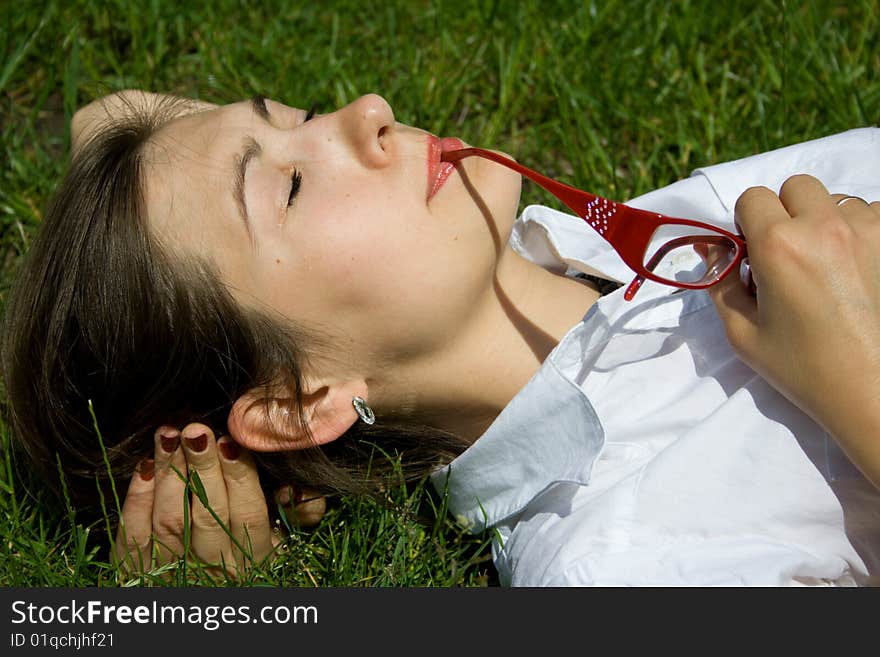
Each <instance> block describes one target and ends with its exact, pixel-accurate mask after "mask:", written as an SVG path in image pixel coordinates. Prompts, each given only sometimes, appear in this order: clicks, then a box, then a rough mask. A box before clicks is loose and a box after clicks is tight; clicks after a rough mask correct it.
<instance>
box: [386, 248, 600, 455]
mask: <svg viewBox="0 0 880 657" xmlns="http://www.w3.org/2000/svg"><path fill="white" fill-rule="evenodd" d="M598 298H599V293H598V292H597V291H596V290H595V288H593V287H592V286H590V285H587V284H585V283H583V282H581V281H579V280H575V279H571V278H568V277H565V276H561V275H558V274H553V273H551V272H549V271H547V270H546V269H544V268H543V267H540V266H538V265H535V264H534V263H531V262H529V261H527V260H525V259H524V258H522V257H521V256H520V255H518V254H517V253H516V252H514V251H513V250H512V249H510V247H509V246H508V247H506V250H505V252H504V254H503V255H502V257H501V258H500V259H499V262H498V267H497V268H496V272H495V278H494V281H493V285H492V286H490V289H489V290H487V294H486V297H485V299H484V301H483V302H482V303H481V304H480V305H479V307H478V308H475V312H474V313H473V315H472V321H470V322H469V323H468V325H467V326H462V327H461V330H460V333H459V335H458V336H457V337H456V339H455V340H451V341H450V343H449V347H448V348H446V349H445V350H444V351H442V352H441V353H436V354H431V355H430V356H428V357H426V358H425V359H424V360H422V361H420V362H417V363H412V364H411V365H409V366H407V368H406V369H405V371H403V372H397V373H396V375H397V376H398V377H399V378H398V381H397V383H398V384H402V385H398V386H395V387H396V388H397V390H398V391H400V392H398V394H396V395H392V396H393V397H396V399H395V400H394V402H393V403H392V404H391V405H392V406H393V407H396V408H403V409H412V411H413V412H414V413H417V415H418V418H419V420H420V421H421V422H423V423H425V424H428V425H431V426H435V427H437V428H439V429H443V430H445V431H449V432H452V433H455V434H457V435H459V436H461V437H462V438H464V439H466V440H468V441H471V442H473V441H474V440H476V439H477V438H479V437H480V436H481V435H482V434H483V433H484V432H485V431H486V429H487V428H488V427H489V425H490V424H491V423H492V422H493V421H494V420H495V418H496V417H497V416H498V414H499V413H500V412H501V410H502V409H503V408H504V407H505V406H506V405H507V404H508V403H510V401H511V399H513V397H514V395H516V393H517V392H518V391H519V390H520V389H521V388H522V387H523V386H525V384H526V383H527V382H528V381H529V379H530V378H531V377H532V376H533V375H534V374H535V372H537V370H538V369H539V368H540V367H541V364H542V363H543V362H544V359H545V358H546V357H547V356H548V355H549V353H550V352H551V351H552V350H553V348H554V347H555V346H556V345H557V344H558V343H559V341H560V340H561V339H562V337H563V336H564V335H565V334H566V333H567V332H568V330H569V329H570V328H571V327H572V326H574V325H575V324H577V323H578V322H579V321H580V320H581V319H582V318H583V316H584V314H585V313H586V312H587V310H588V309H589V307H590V306H591V305H592V304H593V303H595V302H596V300H597V299H598ZM403 412H404V414H405V413H406V412H407V411H403Z"/></svg>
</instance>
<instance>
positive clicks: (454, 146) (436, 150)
mask: <svg viewBox="0 0 880 657" xmlns="http://www.w3.org/2000/svg"><path fill="white" fill-rule="evenodd" d="M460 148H464V144H463V143H462V141H461V139H456V138H455V137H444V138H443V139H440V138H438V137H435V136H434V135H428V193H427V200H430V199H431V197H432V196H434V194H436V193H437V191H438V190H439V189H440V188H441V187H442V186H443V183H445V182H446V180H447V179H448V178H449V176H450V175H452V172H453V171H454V170H455V164H453V163H452V162H443V161H442V160H441V159H440V156H441V155H442V154H443V153H445V152H446V151H456V150H458V149H460Z"/></svg>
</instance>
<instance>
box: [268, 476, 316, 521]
mask: <svg viewBox="0 0 880 657" xmlns="http://www.w3.org/2000/svg"><path fill="white" fill-rule="evenodd" d="M275 502H276V503H277V504H278V505H279V506H280V507H281V510H282V511H283V512H284V515H285V516H286V517H287V521H288V522H289V523H290V524H291V525H293V526H294V527H314V526H315V525H317V524H318V523H319V522H321V519H322V518H323V517H324V514H325V513H326V511H327V499H326V498H325V497H324V496H323V495H318V494H317V493H315V492H314V491H311V490H308V489H303V488H295V487H294V486H283V487H281V488H279V489H278V490H277V491H276V492H275Z"/></svg>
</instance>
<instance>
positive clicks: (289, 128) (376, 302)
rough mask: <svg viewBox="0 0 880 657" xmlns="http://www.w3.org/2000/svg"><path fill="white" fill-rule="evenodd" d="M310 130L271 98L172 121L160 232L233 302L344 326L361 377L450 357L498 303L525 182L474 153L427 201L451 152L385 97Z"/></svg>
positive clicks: (154, 163) (153, 217) (160, 165)
mask: <svg viewBox="0 0 880 657" xmlns="http://www.w3.org/2000/svg"><path fill="white" fill-rule="evenodd" d="M305 119H306V112H305V111H304V110H301V109H295V108H291V107H287V106H286V105H282V104H280V103H276V102H273V101H268V100H267V101H265V103H262V104H261V103H260V102H252V101H245V102H241V103H236V104H233V105H227V106H223V107H218V108H214V109H210V110H207V111H203V112H199V113H197V114H191V115H187V116H183V117H181V118H178V119H176V120H174V121H172V122H171V123H169V124H168V125H166V126H165V127H164V128H163V129H162V130H161V131H160V133H159V134H158V135H157V137H156V139H154V140H153V145H152V146H151V149H150V151H149V156H148V166H147V169H146V170H147V173H146V199H147V208H148V216H149V218H150V222H151V228H152V230H154V231H155V234H156V235H157V236H158V237H159V239H160V240H161V241H162V242H163V243H164V244H165V245H166V246H169V247H170V248H172V249H173V250H174V251H175V252H176V253H178V254H180V255H182V256H183V257H187V256H189V255H193V254H197V255H199V256H204V257H207V258H208V259H210V260H212V261H213V262H214V263H215V264H216V265H217V266H218V267H219V269H220V271H221V274H222V276H223V279H224V282H225V283H226V284H227V285H228V286H229V287H230V289H231V290H232V292H233V294H234V295H235V296H236V298H237V299H238V300H239V301H240V302H242V303H244V304H246V305H250V306H256V307H263V308H265V307H266V306H268V307H270V308H272V309H274V310H275V311H277V312H279V313H281V314H282V315H284V316H286V317H288V318H290V319H291V320H293V321H296V322H304V323H305V324H306V325H312V326H318V327H325V328H327V327H329V328H331V329H335V330H334V331H333V332H332V333H331V335H334V336H336V340H337V343H338V344H336V345H335V346H336V348H337V349H338V350H339V353H338V355H340V356H342V357H344V358H348V359H349V362H351V363H352V365H353V366H357V367H360V366H366V364H367V362H369V364H370V365H371V366H372V365H375V364H376V363H381V364H385V365H388V364H393V363H395V362H399V361H400V360H401V359H409V358H418V357H419V356H420V355H423V354H425V353H427V352H428V351H429V350H431V349H437V348H441V349H442V348H443V345H444V344H446V343H447V342H448V341H450V340H453V339H454V337H455V334H456V332H457V331H459V330H462V329H463V327H464V326H466V325H467V323H468V320H469V318H470V317H471V315H472V314H473V309H474V308H477V307H479V305H480V302H481V300H484V299H485V296H484V295H487V294H492V293H493V277H494V271H495V267H496V265H497V263H498V260H499V258H500V256H501V254H502V252H503V251H504V245H505V244H506V242H507V238H508V236H509V233H510V229H511V225H512V220H513V218H514V216H515V213H516V209H517V204H518V202H519V194H520V177H519V175H518V174H516V173H513V172H511V171H509V170H507V169H506V168H504V167H501V166H499V165H497V164H494V163H491V162H489V161H487V160H483V159H480V158H475V157H474V158H467V159H465V160H463V161H462V162H460V163H459V164H458V165H456V167H457V168H456V170H454V171H453V172H452V173H451V175H449V176H448V178H447V179H446V180H445V182H444V183H443V184H442V185H441V186H440V187H439V189H436V191H434V190H435V188H436V185H437V181H438V175H437V174H438V171H440V169H441V165H440V162H439V155H440V150H441V148H442V147H443V146H446V147H447V148H450V147H454V144H453V143H452V142H450V141H449V140H446V141H438V140H437V139H436V138H435V137H433V136H432V135H430V134H429V133H427V132H425V131H422V130H419V129H416V128H411V127H409V126H405V125H402V124H399V123H396V122H395V120H394V114H393V112H392V110H391V107H390V106H389V105H388V103H387V102H386V101H385V100H384V99H383V98H382V97H380V96H377V95H367V96H363V97H361V98H359V99H358V100H356V101H354V102H353V103H351V104H350V105H347V106H345V107H343V108H342V109H340V110H338V111H336V112H333V113H331V114H322V115H316V116H314V117H313V118H311V119H310V120H308V121H306V120H305ZM447 166H448V165H447ZM292 188H293V193H292Z"/></svg>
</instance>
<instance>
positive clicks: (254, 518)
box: [217, 436, 272, 566]
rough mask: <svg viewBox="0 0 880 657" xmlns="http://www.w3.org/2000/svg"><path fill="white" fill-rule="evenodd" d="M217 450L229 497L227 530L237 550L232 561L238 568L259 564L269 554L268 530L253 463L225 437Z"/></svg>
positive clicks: (257, 477) (242, 450) (263, 497)
mask: <svg viewBox="0 0 880 657" xmlns="http://www.w3.org/2000/svg"><path fill="white" fill-rule="evenodd" d="M217 447H218V450H219V452H220V465H221V467H222V469H223V477H224V479H225V480H226V491H227V494H228V496H229V526H230V529H231V530H232V536H233V537H234V538H235V541H236V542H237V544H238V548H239V549H236V550H235V557H236V561H237V563H238V564H239V565H240V566H241V565H245V564H246V563H247V561H248V560H251V559H252V560H254V561H258V562H259V561H262V560H263V559H265V558H266V557H267V556H268V555H269V554H270V553H271V552H272V528H271V526H270V524H269V510H268V508H267V507H266V498H265V496H264V495H263V489H262V488H260V478H259V475H258V474H257V466H256V463H254V460H253V458H252V457H251V455H250V452H248V451H247V450H244V449H242V448H241V446H240V445H239V444H238V443H237V442H235V441H234V440H232V438H230V437H229V436H223V437H221V438H220V440H218V441H217ZM242 548H243V549H244V554H242V550H241V549H242Z"/></svg>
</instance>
